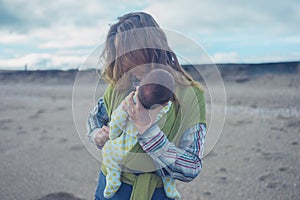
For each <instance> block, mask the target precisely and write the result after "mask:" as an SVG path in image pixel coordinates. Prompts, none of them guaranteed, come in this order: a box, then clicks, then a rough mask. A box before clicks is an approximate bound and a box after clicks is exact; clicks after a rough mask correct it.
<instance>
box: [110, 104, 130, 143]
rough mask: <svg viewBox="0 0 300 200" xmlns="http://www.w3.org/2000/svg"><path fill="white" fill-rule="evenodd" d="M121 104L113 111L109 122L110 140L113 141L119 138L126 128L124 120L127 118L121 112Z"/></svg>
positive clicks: (123, 112)
mask: <svg viewBox="0 0 300 200" xmlns="http://www.w3.org/2000/svg"><path fill="white" fill-rule="evenodd" d="M123 103H124V101H122V103H121V104H120V105H119V106H118V107H117V109H116V110H114V111H113V113H112V117H111V121H110V124H109V126H110V134H109V138H110V139H115V138H117V137H119V136H120V134H121V133H122V132H123V131H124V129H125V127H126V120H127V117H128V114H127V113H126V112H125V111H124V110H123V108H122V107H123V106H122V105H123Z"/></svg>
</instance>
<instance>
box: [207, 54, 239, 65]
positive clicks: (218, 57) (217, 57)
mask: <svg viewBox="0 0 300 200" xmlns="http://www.w3.org/2000/svg"><path fill="white" fill-rule="evenodd" d="M211 59H212V61H213V63H236V62H238V61H239V60H240V59H239V57H238V54H237V53H236V52H219V53H215V54H213V55H212V56H211Z"/></svg>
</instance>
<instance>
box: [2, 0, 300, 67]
mask: <svg viewBox="0 0 300 200" xmlns="http://www.w3.org/2000/svg"><path fill="white" fill-rule="evenodd" d="M134 11H145V12H148V13H150V14H151V15H152V16H153V17H154V18H155V19H156V20H157V21H158V23H159V24H160V26H161V27H162V28H164V29H166V30H169V32H170V33H172V31H174V32H176V34H179V35H181V36H182V37H186V38H189V39H190V41H194V43H195V44H198V45H199V46H201V47H203V48H204V50H205V51H206V52H207V54H208V56H209V57H210V58H211V60H212V62H215V63H228V62H230V63H260V62H277V61H298V60H300V12H299V11H300V1H299V0H279V1H271V0H264V1H262V0H251V1H245V0H231V1H226V0H206V1H204V0H185V1H176V0H166V1H162V0H143V1H141V0H131V1H130V0H129V1H125V0H110V1H105V0H87V1H74V0H72V1H71V0H59V1H38V0H27V1H25V0H23V1H22V0H0V69H23V68H24V65H25V64H27V65H28V68H29V69H49V68H50V69H56V68H61V69H68V68H77V67H79V66H80V65H81V64H82V62H84V60H85V59H86V57H87V56H88V55H89V53H90V52H91V51H92V50H93V49H95V47H97V46H99V45H101V44H102V43H103V41H104V39H105V36H106V33H107V30H108V28H109V24H111V23H113V22H115V21H116V18H117V17H118V16H121V15H122V14H125V13H127V12H134ZM167 35H168V34H167ZM170 41H171V42H172V44H171V46H174V48H175V47H176V48H175V50H174V51H175V52H177V51H178V52H180V50H183V49H188V48H189V45H190V44H189V42H185V40H184V39H182V40H181V39H177V40H173V41H172V40H171V39H170ZM196 49H197V48H195V50H196ZM179 54H181V57H182V58H187V57H189V56H190V55H187V54H188V51H186V52H184V51H183V52H180V53H179ZM190 54H194V55H193V56H194V57H197V52H196V53H195V52H194V53H191V52H190ZM200 57H201V56H199V57H198V58H200ZM183 60H184V59H181V62H182V63H184V61H183ZM187 62H201V59H200V60H199V59H195V60H193V59H192V60H188V61H187Z"/></svg>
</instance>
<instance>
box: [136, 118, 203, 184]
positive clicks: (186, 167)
mask: <svg viewBox="0 0 300 200" xmlns="http://www.w3.org/2000/svg"><path fill="white" fill-rule="evenodd" d="M205 135H206V125H205V124H202V123H201V124H196V125H194V126H192V127H190V128H189V129H188V130H186V131H185V133H184V135H183V137H182V139H181V141H180V144H179V146H178V147H176V146H175V145H174V143H172V142H170V141H169V140H168V139H167V137H166V136H165V135H164V133H163V132H162V131H161V130H160V128H159V127H158V126H157V125H154V126H152V127H151V128H150V129H148V130H147V131H146V132H145V133H144V134H143V135H140V136H139V143H140V145H141V146H142V148H143V149H144V151H145V152H147V153H148V154H149V155H150V156H151V157H152V159H153V161H154V163H155V164H156V165H157V167H158V171H157V172H158V174H159V175H161V176H171V177H172V178H174V179H178V180H181V181H186V182H188V181H191V180H193V179H194V178H195V177H196V176H197V175H198V174H199V173H200V171H201V169H202V161H201V160H202V155H203V150H204V140H205Z"/></svg>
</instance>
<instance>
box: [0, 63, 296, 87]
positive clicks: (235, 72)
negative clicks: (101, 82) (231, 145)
mask: <svg viewBox="0 0 300 200" xmlns="http://www.w3.org/2000/svg"><path fill="white" fill-rule="evenodd" d="M214 66H217V69H218V73H220V75H221V76H222V77H223V79H224V80H234V81H237V82H243V81H247V80H248V78H249V76H261V75H264V74H270V73H271V74H295V73H299V75H300V61H299V62H280V63H262V64H216V65H183V68H184V69H185V70H186V71H187V72H188V73H190V74H191V76H192V77H193V78H195V79H196V80H201V79H203V78H202V77H203V76H210V75H211V73H215V71H214V70H213V69H216V68H214ZM77 73H78V70H75V69H72V70H68V71H63V70H37V71H11V70H0V82H6V81H9V82H53V83H72V82H74V80H75V77H76V75H77ZM80 76H81V77H84V79H86V81H88V80H90V79H91V78H97V76H99V75H98V74H97V72H96V70H95V69H90V70H85V71H80Z"/></svg>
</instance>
